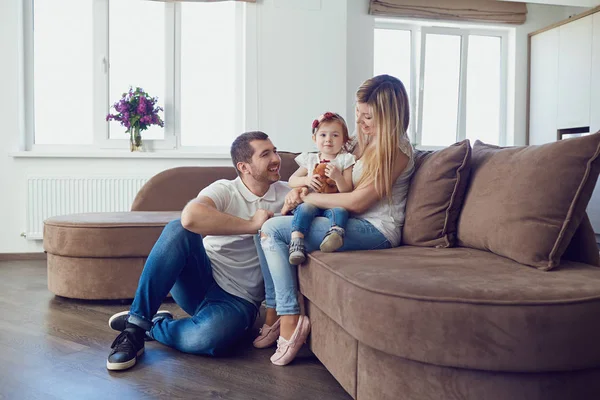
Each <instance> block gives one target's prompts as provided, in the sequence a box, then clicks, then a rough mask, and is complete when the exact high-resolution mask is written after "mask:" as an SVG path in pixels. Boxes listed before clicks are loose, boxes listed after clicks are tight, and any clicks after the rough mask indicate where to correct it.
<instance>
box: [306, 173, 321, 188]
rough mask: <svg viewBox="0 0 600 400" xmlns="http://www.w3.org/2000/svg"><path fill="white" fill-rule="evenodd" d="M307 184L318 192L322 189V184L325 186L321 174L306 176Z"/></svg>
mask: <svg viewBox="0 0 600 400" xmlns="http://www.w3.org/2000/svg"><path fill="white" fill-rule="evenodd" d="M305 179H306V182H305V185H306V186H308V187H309V188H311V189H312V190H314V191H315V192H318V191H319V190H321V186H323V182H321V180H320V179H319V175H308V176H307V177H306V178H305Z"/></svg>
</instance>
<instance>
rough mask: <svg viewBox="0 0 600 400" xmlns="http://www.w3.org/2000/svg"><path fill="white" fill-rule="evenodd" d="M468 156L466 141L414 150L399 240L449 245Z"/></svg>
mask: <svg viewBox="0 0 600 400" xmlns="http://www.w3.org/2000/svg"><path fill="white" fill-rule="evenodd" d="M470 159H471V145H470V143H469V141H468V140H463V141H462V142H459V143H456V144H454V145H452V146H450V147H447V148H445V149H443V150H439V151H435V152H433V151H419V150H417V151H415V169H416V170H415V173H414V175H413V178H412V180H411V183H410V188H409V192H408V198H407V200H406V212H405V214H406V219H405V221H404V228H403V230H402V243H404V244H408V245H412V246H427V247H452V246H454V244H455V242H456V223H457V221H458V215H459V213H460V209H461V207H462V202H463V198H464V195H465V189H466V187H467V183H468V179H469V172H470Z"/></svg>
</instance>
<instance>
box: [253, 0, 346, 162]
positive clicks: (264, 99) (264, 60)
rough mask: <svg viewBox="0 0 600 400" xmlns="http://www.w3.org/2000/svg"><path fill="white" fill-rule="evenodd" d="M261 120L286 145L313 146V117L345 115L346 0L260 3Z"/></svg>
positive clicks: (265, 0)
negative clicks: (334, 114)
mask: <svg viewBox="0 0 600 400" xmlns="http://www.w3.org/2000/svg"><path fill="white" fill-rule="evenodd" d="M256 7H257V17H258V18H257V24H258V29H259V31H258V88H259V105H258V123H259V126H260V129H262V130H264V131H265V132H266V133H267V134H269V135H270V136H271V137H272V138H273V139H274V143H275V145H276V146H277V147H278V148H280V149H282V150H294V151H302V150H312V149H313V148H314V147H313V142H312V140H311V124H312V121H313V120H314V119H315V118H316V117H317V116H319V115H320V114H322V113H324V112H325V111H334V112H338V113H340V114H342V116H345V115H344V114H345V109H346V100H347V95H346V1H345V0H302V1H296V0H263V1H261V2H259V3H258V4H257V6H256Z"/></svg>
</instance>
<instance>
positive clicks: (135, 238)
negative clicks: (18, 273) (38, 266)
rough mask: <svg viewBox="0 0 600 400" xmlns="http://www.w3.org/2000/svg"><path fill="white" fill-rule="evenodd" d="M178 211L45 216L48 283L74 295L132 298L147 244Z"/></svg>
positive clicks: (62, 293) (52, 288)
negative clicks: (47, 217)
mask: <svg viewBox="0 0 600 400" xmlns="http://www.w3.org/2000/svg"><path fill="white" fill-rule="evenodd" d="M180 215H181V211H130V212H118V213H104V212H103V213H88V214H71V215H64V216H58V217H52V218H49V219H47V220H46V221H44V250H45V252H46V253H47V254H48V289H49V290H50V291H51V292H52V293H54V294H56V295H59V296H64V297H70V298H76V299H93V300H100V299H131V298H133V297H134V295H135V290H136V288H137V283H138V280H139V277H140V273H141V272H142V269H143V268H144V263H145V261H146V258H147V257H148V254H150V250H151V249H152V246H154V243H156V240H157V239H158V237H159V236H160V233H161V232H162V230H163V228H164V226H165V225H166V224H167V223H169V222H170V221H172V220H174V219H177V218H179V217H180Z"/></svg>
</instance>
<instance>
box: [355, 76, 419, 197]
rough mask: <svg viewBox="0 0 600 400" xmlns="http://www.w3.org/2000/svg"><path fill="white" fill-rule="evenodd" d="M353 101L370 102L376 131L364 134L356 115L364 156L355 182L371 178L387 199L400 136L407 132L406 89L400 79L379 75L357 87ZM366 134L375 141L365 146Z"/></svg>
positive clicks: (369, 181) (360, 148)
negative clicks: (358, 177) (358, 178)
mask: <svg viewBox="0 0 600 400" xmlns="http://www.w3.org/2000/svg"><path fill="white" fill-rule="evenodd" d="M356 101H357V102H358V103H364V104H366V105H368V106H369V109H370V110H371V112H372V114H373V120H374V121H375V126H374V128H375V133H376V135H375V136H374V137H373V136H371V137H369V136H368V135H365V134H363V133H362V132H361V129H360V127H359V126H358V119H357V126H356V132H357V137H358V146H359V151H360V154H361V158H362V160H363V173H362V176H361V178H360V180H359V182H358V185H357V186H361V185H367V184H370V183H371V182H373V183H374V184H375V190H376V191H377V194H378V195H379V197H380V198H383V197H387V198H388V199H390V198H391V195H392V185H393V184H394V182H393V181H392V178H393V173H394V164H395V162H396V158H397V156H398V151H399V144H400V138H401V137H402V136H403V135H406V131H407V129H408V123H409V121H410V108H409V103H408V95H407V94H406V89H405V88H404V85H403V84H402V82H401V81H400V80H399V79H397V78H394V77H393V76H390V75H378V76H375V77H373V78H371V79H368V80H367V81H365V82H364V83H363V84H362V85H361V86H360V88H358V91H357V92H356ZM369 138H371V140H375V142H374V144H372V145H371V147H369V148H367V145H368V144H369Z"/></svg>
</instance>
